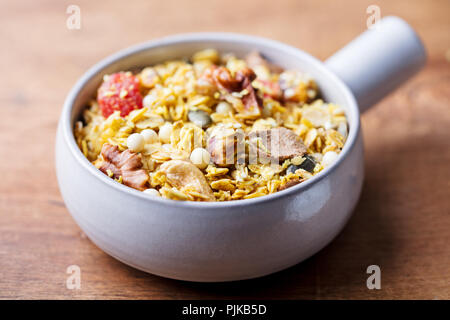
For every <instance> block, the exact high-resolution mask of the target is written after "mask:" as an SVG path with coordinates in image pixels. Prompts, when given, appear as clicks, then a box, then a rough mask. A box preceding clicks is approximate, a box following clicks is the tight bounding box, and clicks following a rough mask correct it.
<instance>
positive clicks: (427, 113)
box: [0, 0, 450, 299]
mask: <svg viewBox="0 0 450 320" xmlns="http://www.w3.org/2000/svg"><path fill="white" fill-rule="evenodd" d="M0 4H1V10H0V35H1V39H2V50H0V70H1V72H2V73H3V74H2V77H0V137H1V138H0V144H1V149H0V155H1V157H0V172H1V179H0V298H82V299H84V298H104V299H108V298H113V299H115V298H138V299H148V298H158V299H178V298H186V299H202V298H233V297H234V298H268V299H276V298H284V299H300V298H308V299H314V298H317V299H330V298H335V299H357V298H363V299H380V298H384V299H395V298H402V299H449V298H450V288H449V283H450V251H449V248H448V243H449V242H450V215H449V213H450V201H449V197H448V195H449V191H450V184H449V180H448V177H449V176H450V166H449V163H450V149H449V141H450V130H449V126H450V109H449V107H450V104H449V100H450V19H449V13H450V1H448V0H432V1H419V0H414V1H413V0H401V1H380V0H370V1H366V0H346V1H332V0H326V1H325V0H323V1H314V0H308V1H294V0H277V1H261V0H258V1H257V0H240V1H237V0H227V1H215V0H201V1H200V0H192V1H180V0H176V1H175V0H164V1H154V0H151V1H148V0H147V1H144V0H143V1H87V0H86V1H79V0H77V1H75V0H73V1H72V0H71V1H56V0H55V1H45V0H40V1H23V0H19V1H6V0H0ZM70 5H77V6H78V7H79V8H80V10H81V12H80V14H81V16H80V17H81V25H80V29H74V30H70V29H68V28H67V19H68V18H69V16H70V14H68V13H67V12H66V10H67V8H68V7H69V6H70ZM369 5H377V6H379V8H380V10H381V16H382V17H383V16H387V15H398V16H400V17H402V18H404V19H405V20H406V21H407V22H409V23H410V24H411V25H412V26H413V28H415V29H416V30H417V32H418V33H419V35H420V36H421V38H422V40H423V42H424V44H425V46H426V49H427V50H428V55H429V61H428V64H427V66H426V68H425V69H424V70H423V71H422V72H421V73H420V74H419V75H417V76H416V77H415V78H414V79H413V80H411V81H410V82H408V83H407V84H406V85H405V86H403V87H402V88H401V89H399V90H398V91H396V93H394V94H392V95H391V96H389V97H388V98H386V99H385V100H383V102H381V103H379V104H378V105H377V106H375V107H374V108H372V109H371V110H370V111H368V112H366V113H365V114H364V115H363V116H362V122H363V132H364V136H365V144H366V160H365V165H366V178H365V179H366V180H365V185H364V189H363V193H362V197H361V200H360V203H359V205H358V207H357V208H356V210H355V213H354V216H353V218H352V219H351V221H350V222H349V224H348V226H347V227H346V228H345V230H344V231H343V232H342V234H341V235H340V236H339V237H338V238H337V239H336V240H335V241H334V242H333V243H332V244H331V245H329V246H328V247H327V248H325V249H324V250H322V251H321V252H320V253H318V254H317V255H315V256H314V257H312V258H310V259H309V260H307V261H305V262H304V263H301V264H300V265H297V266H295V267H293V268H290V269H289V270H287V271H283V272H280V273H278V274H275V275H272V276H269V277H265V278H262V279H257V280H251V281H245V282H239V283H228V284H195V283H185V282H180V281H173V280H167V279H162V278H159V277H156V276H152V275H147V274H145V273H143V272H140V271H137V270H134V269H132V268H130V267H127V266H125V265H123V264H121V263H120V262H117V261H116V260H114V259H112V258H110V257H109V256H107V255H106V254H105V253H103V252H102V251H100V250H99V249H98V248H96V247H95V246H94V245H93V244H92V243H91V242H90V241H89V240H88V239H87V238H86V237H85V236H84V234H83V233H82V232H81V230H80V229H79V228H78V227H77V226H76V224H75V222H74V221H73V220H72V219H71V217H70V215H69V214H68V212H67V210H66V208H65V206H64V203H63V202H62V199H61V196H60V194H59V191H58V186H57V182H56V177H55V172H54V161H53V158H54V140H55V134H56V126H57V121H58V117H59V114H60V111H61V107H62V104H63V101H64V98H65V96H66V94H67V93H68V91H69V90H70V88H71V86H72V85H73V84H74V83H75V81H76V80H77V79H78V78H79V77H80V76H81V75H82V74H83V73H84V72H85V71H86V70H87V69H88V68H89V67H90V66H92V65H93V64H94V63H96V62H98V61H99V60H100V59H102V58H104V57H105V56H107V55H109V54H112V53H114V52H115V51H117V50H119V49H122V48H124V47H127V46H130V45H133V44H136V43H139V42H143V41H147V40H151V39H154V38H157V37H161V36H165V35H170V34H175V33H182V32H195V31H229V32H240V33H246V34H252V35H258V36H263V37H268V38H272V39H276V40H279V41H282V42H285V43H288V44H290V45H293V46H295V47H298V48H300V49H302V50H305V51H307V52H309V53H311V54H312V55H314V56H316V57H317V58H319V59H322V60H325V59H326V58H327V57H329V56H330V55H332V54H333V53H334V52H335V51H336V50H338V49H339V48H340V47H342V46H344V45H345V44H346V43H347V42H349V41H350V40H352V39H353V38H354V37H356V36H357V35H358V34H360V33H361V32H363V31H365V30H366V28H367V26H366V21H367V19H368V17H369V16H370V14H368V13H366V9H367V7H368V6H369ZM372 264H376V265H379V266H380V268H381V272H382V289H381V290H368V289H367V287H366V279H367V277H368V275H367V274H366V268H367V266H369V265H372ZM70 265H78V266H80V268H81V272H82V283H81V290H69V289H67V288H66V286H65V281H66V278H67V277H68V274H67V273H66V268H67V267H68V266H70Z"/></svg>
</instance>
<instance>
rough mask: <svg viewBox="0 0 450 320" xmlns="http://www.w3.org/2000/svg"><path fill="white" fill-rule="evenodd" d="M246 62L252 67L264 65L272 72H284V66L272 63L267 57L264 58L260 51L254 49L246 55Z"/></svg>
mask: <svg viewBox="0 0 450 320" xmlns="http://www.w3.org/2000/svg"><path fill="white" fill-rule="evenodd" d="M245 62H246V63H247V65H248V66H249V67H250V68H252V69H256V68H258V67H260V66H263V67H265V68H267V69H268V70H270V72H272V73H281V72H283V68H281V67H280V66H278V65H275V64H273V63H270V62H269V61H267V60H266V59H264V57H263V56H261V54H260V53H259V52H258V51H252V52H250V53H249V54H248V55H247V56H246V57H245Z"/></svg>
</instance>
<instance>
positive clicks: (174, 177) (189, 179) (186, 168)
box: [159, 160, 216, 201]
mask: <svg viewBox="0 0 450 320" xmlns="http://www.w3.org/2000/svg"><path fill="white" fill-rule="evenodd" d="M159 171H162V172H164V173H165V174H166V179H167V182H169V183H170V184H171V185H172V186H174V187H176V188H178V189H182V188H191V189H194V190H195V191H197V192H198V193H201V194H203V195H205V196H206V197H207V201H215V200H216V198H215V197H214V194H213V192H212V190H211V187H210V186H209V184H208V182H207V181H206V179H205V176H204V175H203V173H202V172H201V171H200V169H199V168H197V167H196V166H195V165H193V164H192V163H190V162H187V161H183V160H170V161H167V162H164V163H163V164H162V165H161V166H160V167H159Z"/></svg>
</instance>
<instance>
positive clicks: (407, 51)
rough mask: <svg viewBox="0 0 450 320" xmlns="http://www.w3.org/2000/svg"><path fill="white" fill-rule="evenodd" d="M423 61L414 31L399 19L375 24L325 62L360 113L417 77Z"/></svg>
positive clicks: (393, 18) (423, 51)
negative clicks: (349, 91)
mask: <svg viewBox="0 0 450 320" xmlns="http://www.w3.org/2000/svg"><path fill="white" fill-rule="evenodd" d="M425 61H426V53H425V48H424V46H423V44H422V42H421V41H420V39H419V37H418V36H417V34H416V33H415V31H414V30H413V29H412V28H411V27H410V26H409V25H408V24H407V23H406V22H405V21H404V20H402V19H400V18H398V17H393V16H390V17H386V18H383V19H381V20H380V21H379V22H377V23H376V24H374V25H373V26H372V28H370V29H369V30H367V31H365V32H364V33H362V34H361V35H360V36H358V37H357V38H356V39H354V40H353V41H351V42H350V43H349V44H347V45H346V46H345V47H343V48H342V49H340V50H339V51H338V52H336V53H335V54H334V55H333V56H331V57H330V58H328V60H327V61H326V62H325V64H326V65H327V67H328V68H329V69H331V70H332V71H333V72H334V73H335V74H336V75H337V76H338V77H339V78H341V79H342V80H343V81H344V82H345V83H346V84H347V85H348V87H349V88H350V90H351V91H352V92H353V94H354V95H355V98H356V100H357V102H358V105H359V108H360V110H361V112H362V111H365V110H367V109H368V108H369V107H370V106H372V105H374V104H375V103H377V102H378V101H379V100H381V99H382V98H384V97H385V96H386V95H388V94H389V93H390V92H391V91H393V90H395V89H396V88H397V87H399V86H400V85H401V84H402V83H403V82H405V81H406V80H408V79H409V78H411V77H412V76H413V75H414V74H415V73H417V72H418V71H419V70H420V69H421V68H422V67H423V66H424V65H425Z"/></svg>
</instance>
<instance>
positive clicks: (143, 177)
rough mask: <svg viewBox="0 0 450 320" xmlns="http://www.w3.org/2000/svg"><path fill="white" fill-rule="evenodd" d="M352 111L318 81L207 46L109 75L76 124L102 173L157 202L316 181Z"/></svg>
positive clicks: (224, 197)
mask: <svg viewBox="0 0 450 320" xmlns="http://www.w3.org/2000/svg"><path fill="white" fill-rule="evenodd" d="M347 132H348V123H347V118H346V116H345V113H344V110H343V109H342V108H341V107H339V106H338V105H335V104H333V103H326V102H324V101H323V100H321V99H320V93H319V90H318V87H317V85H316V83H315V82H314V80H313V79H312V78H311V77H309V76H308V75H307V74H304V73H301V72H299V71H295V70H283V69H281V68H280V67H278V66H275V65H272V64H271V63H269V62H268V61H266V60H265V59H264V58H263V57H262V56H261V55H260V54H259V53H257V52H253V53H251V54H249V55H248V56H247V57H245V58H244V59H239V58H237V57H236V56H234V55H232V54H225V55H222V56H221V55H219V53H218V52H217V51H216V50H214V49H207V50H203V51H200V52H197V53H196V54H194V55H193V57H191V59H189V60H179V61H168V62H165V63H162V64H158V65H155V66H149V67H146V68H144V69H142V70H141V71H140V72H139V73H137V74H133V73H131V72H119V73H115V74H112V75H107V76H105V77H104V79H103V83H102V84H101V86H100V88H99V89H98V93H97V97H96V100H93V101H92V102H91V103H90V106H89V107H88V108H87V109H86V110H84V112H83V115H82V119H81V120H80V121H78V122H76V124H75V128H74V133H75V137H76V141H77V143H78V145H79V147H80V149H81V151H82V152H83V153H84V155H85V156H86V157H87V158H88V159H89V161H91V162H92V163H93V164H94V165H95V166H96V167H97V168H98V169H99V170H101V171H102V172H103V173H105V174H106V175H108V176H109V177H110V178H112V179H114V180H115V181H116V182H117V183H122V184H124V185H127V186H129V187H131V188H134V189H137V190H140V191H142V192H144V193H146V194H148V195H149V196H162V197H165V198H169V199H174V200H191V201H228V200H239V199H250V198H255V197H260V196H264V195H267V194H271V193H274V192H277V191H281V190H284V189H286V188H289V187H291V186H294V185H296V184H299V183H302V182H303V181H305V180H307V179H310V178H311V177H313V176H314V175H316V174H317V173H318V172H320V171H321V170H323V169H324V168H325V167H327V166H329V165H330V164H332V163H333V162H334V161H335V160H336V158H337V156H338V154H339V153H340V151H341V150H342V148H343V146H344V143H345V141H346V138H347Z"/></svg>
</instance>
